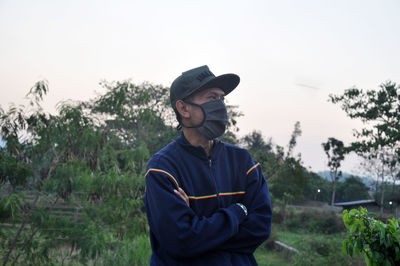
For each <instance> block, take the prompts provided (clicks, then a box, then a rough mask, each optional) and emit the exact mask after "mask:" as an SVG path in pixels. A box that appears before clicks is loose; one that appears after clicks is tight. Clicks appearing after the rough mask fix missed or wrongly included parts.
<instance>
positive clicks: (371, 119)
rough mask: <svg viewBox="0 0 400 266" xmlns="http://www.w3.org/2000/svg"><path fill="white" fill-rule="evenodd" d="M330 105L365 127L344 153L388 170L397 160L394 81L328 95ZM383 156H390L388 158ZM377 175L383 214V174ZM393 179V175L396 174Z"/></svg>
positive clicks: (398, 90) (399, 105)
mask: <svg viewBox="0 0 400 266" xmlns="http://www.w3.org/2000/svg"><path fill="white" fill-rule="evenodd" d="M329 97H330V100H331V101H332V102H333V103H335V104H336V103H340V104H341V108H342V109H343V110H344V111H345V112H346V114H347V115H348V116H349V117H350V118H352V119H360V120H361V121H362V122H363V123H364V125H365V127H364V128H362V129H361V130H355V133H354V135H355V137H356V138H357V141H355V142H352V143H351V145H350V147H349V148H347V151H348V152H350V151H354V152H356V153H357V154H358V155H360V156H362V157H363V158H366V159H378V160H380V161H381V167H383V168H386V169H390V168H391V167H393V165H395V164H397V163H398V162H399V160H400V87H399V86H398V85H396V83H394V82H390V81H388V82H386V83H383V84H382V85H380V87H379V89H378V90H366V91H364V90H361V89H357V88H351V89H348V90H346V91H345V92H344V93H343V94H342V95H330V96H329ZM384 154H392V155H393V156H391V159H389V160H388V157H387V156H385V155H384ZM383 168H382V170H381V171H380V173H381V176H380V179H381V180H382V181H381V194H382V196H381V212H382V211H383V209H382V208H383V202H382V201H383V198H384V184H383V183H384V180H385V179H387V178H388V177H389V176H387V175H386V173H389V172H390V171H387V170H385V169H383ZM396 176H397V175H396Z"/></svg>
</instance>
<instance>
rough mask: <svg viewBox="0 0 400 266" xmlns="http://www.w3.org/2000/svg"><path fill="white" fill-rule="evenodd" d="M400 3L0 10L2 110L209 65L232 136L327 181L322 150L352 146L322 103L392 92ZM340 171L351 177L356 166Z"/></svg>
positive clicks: (397, 75)
mask: <svg viewBox="0 0 400 266" xmlns="http://www.w3.org/2000/svg"><path fill="white" fill-rule="evenodd" d="M399 12H400V2H399V1H396V0H392V1H390V0H382V1H369V0H363V1H356V0H345V1H344V0H336V1H332V0H326V1H320V0H315V1H312V0H303V1H301V0H297V1H295V0H292V1H288V0H280V1H268V0H263V1H261V0H260V1H251V0H249V1H236V0H230V1H225V0H224V1H218V0H214V1H209V0H202V1H194V0H193V1H189V0H185V1H184V0H182V1H180V0H169V1H161V0H159V1H151V0H149V1H134V0H131V1H120V0H115V1H102V0H96V1H90V0H86V1H76V0H69V1H55V0H51V1H50V0H48V1H44V0H35V1H22V0H13V1H9V0H0V106H1V107H2V108H3V109H7V107H8V105H9V103H11V102H13V103H16V104H20V103H24V100H23V98H24V96H25V95H26V93H27V92H28V91H29V89H30V88H31V87H32V86H33V85H34V83H35V82H36V81H38V80H42V79H46V80H47V81H48V82H49V87H50V91H49V94H48V96H46V98H45V101H44V104H43V106H44V107H45V109H46V110H48V111H49V112H54V111H55V106H56V104H57V103H58V102H59V101H62V100H67V99H71V100H88V99H90V98H93V97H95V96H96V93H102V92H104V89H103V88H102V87H101V86H100V85H99V82H101V81H102V80H107V81H123V80H127V79H129V80H131V81H132V82H134V83H142V82H144V81H149V82H152V83H155V84H162V85H165V86H170V85H171V83H172V81H173V80H174V79H175V78H176V77H177V76H179V75H180V74H181V73H182V72H183V71H186V70H188V69H191V68H194V67H198V66H201V65H208V66H209V67H210V69H211V70H212V72H213V73H214V74H216V75H221V74H225V73H236V74H238V75H239V76H240V78H241V83H240V84H239V86H238V87H237V89H235V90H234V91H233V92H232V93H231V94H230V95H229V96H228V97H227V100H228V103H229V104H235V105H238V106H239V109H240V111H242V112H243V114H244V116H243V117H241V118H240V119H239V123H238V126H239V128H240V131H239V133H238V134H239V136H244V135H246V134H248V133H250V132H251V131H253V130H259V131H261V132H262V134H263V135H264V137H265V138H266V139H268V138H272V140H273V142H274V143H275V144H278V145H281V146H284V147H286V146H287V143H288V142H289V139H290V135H291V132H292V131H293V128H294V124H295V122H296V121H300V124H301V129H302V136H301V137H299V139H298V145H297V147H296V149H295V153H296V154H297V153H301V156H302V160H303V162H304V165H305V166H306V167H308V168H310V169H311V170H313V171H323V170H327V167H326V163H327V159H326V156H325V154H324V152H323V150H322V147H321V143H322V142H325V141H326V140H327V139H328V138H329V137H335V138H338V139H340V140H342V141H344V142H345V144H348V143H350V142H351V141H354V140H355V138H354V137H353V129H360V128H361V126H362V124H361V122H359V121H357V120H350V119H349V118H347V117H346V115H345V113H344V112H343V111H342V110H341V109H340V107H339V106H338V105H334V104H332V103H330V102H328V96H329V94H340V93H343V92H344V90H346V89H349V88H351V87H354V86H356V87H357V88H361V89H377V88H378V87H379V85H380V84H382V83H383V82H385V81H388V80H391V81H394V82H400V67H399V65H398V64H399V62H400V49H399V47H400V35H399V34H398V30H399V28H400V20H399V19H398V14H399ZM342 168H343V170H344V171H346V172H349V173H354V174H357V173H358V172H359V167H358V162H357V158H356V156H349V157H348V158H346V159H345V161H344V163H343V167H342Z"/></svg>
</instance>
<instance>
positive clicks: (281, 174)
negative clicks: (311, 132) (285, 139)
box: [242, 122, 309, 201]
mask: <svg viewBox="0 0 400 266" xmlns="http://www.w3.org/2000/svg"><path fill="white" fill-rule="evenodd" d="M300 134H301V130H300V123H298V122H297V123H296V124H295V127H294V131H293V133H292V136H291V140H290V142H289V145H288V151H287V153H286V155H285V152H284V149H283V148H282V147H280V146H275V147H273V145H272V141H271V140H269V141H268V142H265V141H264V138H263V136H262V134H261V133H260V132H258V131H253V132H251V133H250V134H248V135H246V136H245V137H244V138H243V139H242V143H243V144H244V146H245V148H247V149H248V150H249V152H250V154H251V155H252V156H253V158H254V159H255V160H257V161H258V162H260V164H261V166H262V169H263V174H264V176H265V177H266V179H267V180H268V185H269V190H270V192H271V194H272V196H273V197H274V198H275V199H279V200H284V197H285V195H289V196H290V198H291V199H292V200H293V201H296V200H301V199H303V197H304V189H305V187H306V186H307V185H308V183H309V176H308V171H307V170H306V169H305V168H304V167H303V165H302V162H301V157H300V155H299V156H298V157H297V158H294V157H293V156H292V151H293V149H294V147H295V145H296V143H297V142H296V138H297V137H299V136H300ZM273 148H275V151H274V149H273Z"/></svg>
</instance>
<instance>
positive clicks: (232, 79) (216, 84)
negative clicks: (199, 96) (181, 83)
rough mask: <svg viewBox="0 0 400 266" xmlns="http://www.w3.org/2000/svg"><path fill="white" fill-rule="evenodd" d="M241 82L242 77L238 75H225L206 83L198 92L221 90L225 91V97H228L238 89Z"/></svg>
mask: <svg viewBox="0 0 400 266" xmlns="http://www.w3.org/2000/svg"><path fill="white" fill-rule="evenodd" d="M239 82H240V77H239V76H238V75H236V74H224V75H221V76H218V77H215V78H213V79H211V80H210V81H208V82H206V83H205V84H204V85H202V86H201V87H200V88H199V89H197V90H196V91H199V90H203V89H208V88H220V89H222V90H223V91H224V93H225V95H228V94H229V93H231V92H232V91H233V90H234V89H235V88H236V87H237V85H239Z"/></svg>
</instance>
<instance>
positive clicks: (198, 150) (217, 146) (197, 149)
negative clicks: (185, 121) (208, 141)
mask: <svg viewBox="0 0 400 266" xmlns="http://www.w3.org/2000/svg"><path fill="white" fill-rule="evenodd" d="M175 141H176V142H177V143H178V144H179V145H180V146H181V147H182V148H183V149H184V150H186V151H187V152H189V153H190V154H192V155H194V156H196V157H198V158H200V159H202V160H209V159H211V160H213V161H214V160H215V159H216V158H217V157H218V154H219V152H220V151H221V149H222V146H223V144H222V142H221V141H220V140H219V139H214V146H213V149H212V153H211V157H210V158H209V157H208V156H207V154H206V151H205V150H204V148H203V147H201V146H193V145H192V144H190V142H189V141H188V140H187V139H186V138H185V135H184V134H183V132H181V135H180V136H179V137H178V138H176V140H175Z"/></svg>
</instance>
